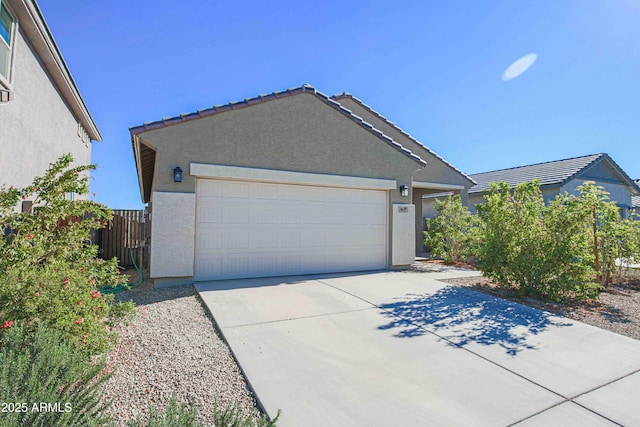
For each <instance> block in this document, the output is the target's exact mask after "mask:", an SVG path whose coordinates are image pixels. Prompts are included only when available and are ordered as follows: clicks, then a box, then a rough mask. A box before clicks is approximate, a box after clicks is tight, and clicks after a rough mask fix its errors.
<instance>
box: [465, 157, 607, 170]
mask: <svg viewBox="0 0 640 427" xmlns="http://www.w3.org/2000/svg"><path fill="white" fill-rule="evenodd" d="M606 155H607V154H606V153H597V154H588V155H585V156H576V157H569V158H566V159H560V160H550V161H548V162H540V163H532V164H530V165H522V166H513V167H510V168H503V169H494V170H491V171H486V172H478V173H474V174H471V176H478V175H483V174H486V173H493V172H502V171H508V170H514V169H522V168H527V167H530V166H541V165H547V164H552V163H559V162H566V161H568V160H576V159H581V158H586V157H594V156H596V158H595V159H594V160H596V159H598V158H600V157H602V156H606ZM594 160H592V161H591V162H589V164H591V163H593V161H594Z"/></svg>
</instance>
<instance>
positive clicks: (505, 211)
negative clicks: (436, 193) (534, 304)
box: [477, 181, 597, 300]
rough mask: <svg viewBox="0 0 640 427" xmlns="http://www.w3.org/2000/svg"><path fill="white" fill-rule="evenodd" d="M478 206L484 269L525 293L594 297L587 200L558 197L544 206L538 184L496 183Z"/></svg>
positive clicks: (558, 297)
mask: <svg viewBox="0 0 640 427" xmlns="http://www.w3.org/2000/svg"><path fill="white" fill-rule="evenodd" d="M485 202H486V203H485V204H484V205H478V206H477V209H478V215H479V217H480V219H481V221H482V222H483V224H484V233H483V238H482V244H481V246H480V250H479V261H480V269H481V270H482V272H483V273H484V274H485V275H486V276H487V277H489V278H491V279H492V280H494V281H496V282H498V283H500V284H501V285H503V286H512V285H513V284H517V285H518V286H517V287H518V292H519V293H520V295H521V296H528V295H535V296H539V297H543V298H546V299H554V300H560V299H562V298H563V297H565V296H567V295H568V294H569V293H571V294H573V295H577V296H594V295H595V292H596V291H597V286H595V284H594V283H593V278H594V270H593V262H592V256H593V253H592V252H590V248H591V246H590V244H589V242H590V241H589V234H588V232H587V231H588V226H589V224H590V222H589V221H590V216H589V215H588V212H587V211H586V210H585V209H584V208H583V206H582V204H583V202H582V201H581V200H580V199H578V198H575V197H569V196H566V195H560V196H558V197H557V198H556V199H555V200H553V201H551V202H550V203H549V204H548V205H545V203H544V199H543V197H542V192H541V191H540V182H539V181H534V182H529V183H524V184H520V185H518V186H516V187H515V188H514V189H513V190H511V189H510V187H509V184H507V183H505V182H501V183H499V184H492V185H491V188H490V191H489V192H488V193H487V195H486V196H485Z"/></svg>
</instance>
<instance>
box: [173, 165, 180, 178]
mask: <svg viewBox="0 0 640 427" xmlns="http://www.w3.org/2000/svg"><path fill="white" fill-rule="evenodd" d="M173 182H182V169H180V166H176V167H175V168H174V169H173Z"/></svg>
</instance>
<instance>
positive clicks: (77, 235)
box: [0, 154, 133, 355]
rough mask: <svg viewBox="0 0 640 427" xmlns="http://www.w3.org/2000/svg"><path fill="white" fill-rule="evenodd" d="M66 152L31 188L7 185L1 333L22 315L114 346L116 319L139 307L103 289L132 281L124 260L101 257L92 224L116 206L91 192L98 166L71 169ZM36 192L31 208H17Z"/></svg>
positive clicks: (94, 347)
mask: <svg viewBox="0 0 640 427" xmlns="http://www.w3.org/2000/svg"><path fill="white" fill-rule="evenodd" d="M72 162H73V158H72V156H71V155H70V154H67V155H64V156H63V157H61V158H60V159H59V160H58V161H56V162H55V163H53V164H52V165H51V166H50V167H49V169H48V170H47V171H46V172H45V173H44V175H42V176H40V177H36V178H35V179H34V180H33V183H32V184H31V185H29V186H27V187H25V188H14V187H11V188H5V187H3V188H1V189H0V324H1V325H2V326H3V328H2V329H0V336H1V335H2V333H3V331H5V330H6V329H8V328H10V327H11V325H12V323H13V322H17V321H21V322H22V324H23V326H24V328H25V329H26V330H27V331H28V332H31V333H34V332H35V331H36V330H37V328H38V325H39V324H40V323H44V324H46V325H48V327H49V329H51V330H54V331H57V332H59V333H60V334H61V335H62V336H63V337H65V339H68V340H69V342H70V343H71V344H72V345H74V347H76V348H78V349H80V350H82V351H83V352H85V354H87V355H90V354H97V353H101V352H103V351H105V350H106V349H108V348H109V346H110V344H111V340H112V338H113V337H114V336H113V333H112V332H111V331H110V329H109V325H110V324H112V323H113V322H117V321H119V320H121V319H122V318H124V317H126V316H128V315H130V314H132V313H133V305H132V304H131V303H127V304H122V303H119V304H113V297H112V296H103V295H101V294H100V293H99V291H98V287H99V286H103V285H116V284H118V283H122V282H124V281H126V280H127V278H126V277H123V276H121V275H120V274H119V270H118V266H117V260H116V259H115V258H114V259H112V260H101V259H98V258H97V247H96V246H93V245H91V244H90V241H89V235H90V231H91V229H100V228H102V227H104V226H105V225H106V223H107V221H109V220H110V219H111V217H112V212H111V210H109V209H108V208H106V207H105V206H103V205H100V204H98V203H96V202H94V201H91V200H78V199H75V200H69V199H68V198H67V197H66V196H67V194H74V195H75V197H77V196H78V195H86V194H87V193H88V190H89V185H88V176H87V175H88V171H89V170H91V169H95V165H87V166H76V167H72V166H71V164H72ZM30 196H32V197H34V204H33V207H32V208H31V209H29V210H28V211H27V212H16V211H15V207H16V206H18V205H19V203H20V202H21V201H23V200H25V199H27V198H29V197H30Z"/></svg>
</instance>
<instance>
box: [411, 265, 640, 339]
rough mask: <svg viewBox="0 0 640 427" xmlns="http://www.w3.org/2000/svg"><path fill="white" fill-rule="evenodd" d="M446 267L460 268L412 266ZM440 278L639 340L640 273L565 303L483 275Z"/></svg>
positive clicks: (442, 267) (437, 268) (441, 267)
mask: <svg viewBox="0 0 640 427" xmlns="http://www.w3.org/2000/svg"><path fill="white" fill-rule="evenodd" d="M446 269H454V270H460V269H461V268H460V267H449V266H445V265H443V264H442V263H438V262H421V263H416V264H415V265H414V266H412V268H411V270H412V271H416V272H429V271H443V270H446ZM443 282H446V283H450V284H452V285H456V286H464V287H468V288H472V289H474V290H477V291H480V292H484V293H488V294H491V295H495V296H497V297H500V298H505V299H509V300H512V301H515V302H518V303H521V304H525V305H528V306H531V307H535V308H539V309H541V310H545V311H549V312H551V313H555V314H559V315H561V316H565V317H568V318H570V319H574V320H578V321H580V322H584V323H588V324H589V325H593V326H596V327H598V328H602V329H606V330H609V331H611V332H615V333H618V334H621V335H626V336H628V337H631V338H635V339H637V340H640V273H635V275H627V277H625V278H624V279H623V280H621V281H620V283H618V284H615V285H612V286H611V288H610V289H608V290H606V291H604V292H601V293H600V295H599V296H598V297H597V298H596V299H595V300H591V301H571V302H570V303H568V304H557V303H546V302H542V301H539V300H536V299H533V298H527V299H526V300H522V299H519V298H517V297H516V296H514V295H513V294H512V293H510V292H509V291H507V290H504V289H502V288H499V287H497V286H496V285H495V284H493V283H491V282H490V281H489V280H487V279H486V278H484V277H463V278H456V279H446V280H443Z"/></svg>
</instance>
